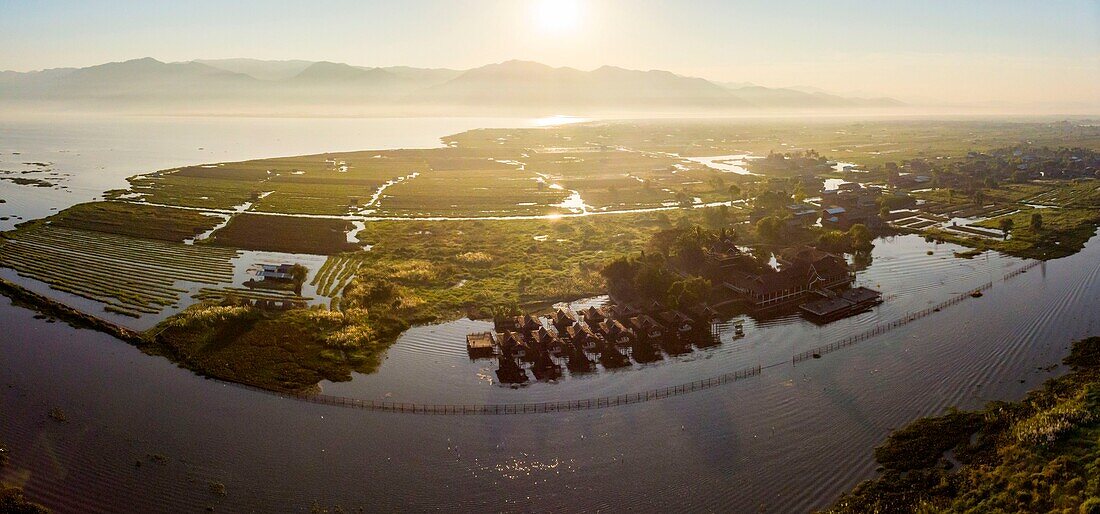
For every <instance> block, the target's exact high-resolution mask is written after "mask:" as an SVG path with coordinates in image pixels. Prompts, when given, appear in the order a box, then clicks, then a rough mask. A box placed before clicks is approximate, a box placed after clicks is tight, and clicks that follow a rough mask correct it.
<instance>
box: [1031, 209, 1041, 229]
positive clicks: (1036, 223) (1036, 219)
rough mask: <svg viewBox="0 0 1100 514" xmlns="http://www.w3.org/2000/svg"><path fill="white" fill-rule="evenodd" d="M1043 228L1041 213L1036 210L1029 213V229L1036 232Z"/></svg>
mask: <svg viewBox="0 0 1100 514" xmlns="http://www.w3.org/2000/svg"><path fill="white" fill-rule="evenodd" d="M1042 229H1043V215H1042V214H1040V213H1038V212H1033V213H1031V230H1034V231H1036V232H1038V231H1040V230H1042Z"/></svg>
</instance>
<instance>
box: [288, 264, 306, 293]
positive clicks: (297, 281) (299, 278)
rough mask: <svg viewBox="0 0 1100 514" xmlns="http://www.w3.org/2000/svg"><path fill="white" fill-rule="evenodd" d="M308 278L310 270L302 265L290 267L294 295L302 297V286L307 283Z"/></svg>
mask: <svg viewBox="0 0 1100 514" xmlns="http://www.w3.org/2000/svg"><path fill="white" fill-rule="evenodd" d="M308 276H309V268H307V267H305V266H302V265H301V264H295V265H293V266H291V267H290V279H291V280H293V281H294V294H296V295H298V296H302V284H304V283H305V281H306V277H308Z"/></svg>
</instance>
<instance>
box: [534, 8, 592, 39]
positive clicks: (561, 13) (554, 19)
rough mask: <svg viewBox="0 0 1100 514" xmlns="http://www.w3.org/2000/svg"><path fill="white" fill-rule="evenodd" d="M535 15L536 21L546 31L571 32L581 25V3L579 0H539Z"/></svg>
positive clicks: (554, 32)
mask: <svg viewBox="0 0 1100 514" xmlns="http://www.w3.org/2000/svg"><path fill="white" fill-rule="evenodd" d="M534 16H535V23H536V24H537V25H538V27H539V29H541V30H542V31H544V32H548V33H552V34H562V33H565V32H571V31H573V30H575V29H576V28H577V26H578V25H580V22H581V3H580V2H579V1H578V0H538V3H537V4H536V5H535V12H534Z"/></svg>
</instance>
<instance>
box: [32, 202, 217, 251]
mask: <svg viewBox="0 0 1100 514" xmlns="http://www.w3.org/2000/svg"><path fill="white" fill-rule="evenodd" d="M221 221H222V219H221V218H220V217H217V216H208V215H205V214H203V213H201V212H196V211H192V210H187V209H173V208H170V207H156V206H152V205H140V204H132V203H124V202H94V203H84V204H80V205H74V206H72V207H70V208H68V209H65V210H64V211H62V212H60V213H58V214H56V215H54V216H51V217H50V218H49V223H50V224H51V225H52V226H57V227H65V228H72V229H80V230H89V231H93V232H105V233H108V234H118V235H124V236H133V237H140V238H143V239H158V240H161V241H175V242H180V243H182V242H183V241H184V240H185V239H188V238H192V237H194V236H195V235H197V234H201V233H203V232H206V231H207V230H210V229H212V228H214V227H215V226H216V225H217V224H218V223H220V222H221Z"/></svg>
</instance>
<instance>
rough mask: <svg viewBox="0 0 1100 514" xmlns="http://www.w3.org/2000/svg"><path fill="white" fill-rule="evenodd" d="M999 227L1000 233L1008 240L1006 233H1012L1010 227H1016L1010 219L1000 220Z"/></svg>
mask: <svg viewBox="0 0 1100 514" xmlns="http://www.w3.org/2000/svg"><path fill="white" fill-rule="evenodd" d="M1000 225H1001V233H1002V234H1004V238H1005V239H1008V233H1009V232H1011V231H1012V227H1013V226H1014V225H1016V222H1015V221H1012V218H1001V221H1000Z"/></svg>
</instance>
